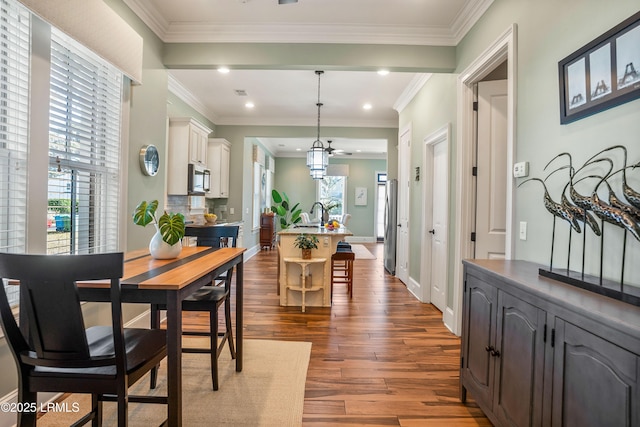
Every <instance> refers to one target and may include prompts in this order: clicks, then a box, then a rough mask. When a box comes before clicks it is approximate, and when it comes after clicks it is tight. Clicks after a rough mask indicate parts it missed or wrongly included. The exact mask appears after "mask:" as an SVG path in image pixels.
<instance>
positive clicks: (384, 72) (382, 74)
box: [378, 69, 389, 76]
mask: <svg viewBox="0 0 640 427" xmlns="http://www.w3.org/2000/svg"><path fill="white" fill-rule="evenodd" d="M378 74H380V75H381V76H386V75H387V74H389V70H384V69H383V70H378Z"/></svg>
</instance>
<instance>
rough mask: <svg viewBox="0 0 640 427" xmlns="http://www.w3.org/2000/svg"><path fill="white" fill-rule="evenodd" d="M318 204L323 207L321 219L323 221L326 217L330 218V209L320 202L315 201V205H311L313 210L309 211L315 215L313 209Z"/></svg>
mask: <svg viewBox="0 0 640 427" xmlns="http://www.w3.org/2000/svg"><path fill="white" fill-rule="evenodd" d="M316 205H320V208H322V216H321V217H320V221H321V222H324V221H326V220H325V217H326V218H327V219H328V218H329V211H328V210H327V209H326V208H325V207H324V205H323V204H322V203H320V202H315V203H314V204H313V205H311V210H310V211H309V213H310V214H312V215H313V209H314V208H315V207H316Z"/></svg>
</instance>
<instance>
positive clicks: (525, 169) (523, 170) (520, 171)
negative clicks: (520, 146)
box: [513, 162, 529, 178]
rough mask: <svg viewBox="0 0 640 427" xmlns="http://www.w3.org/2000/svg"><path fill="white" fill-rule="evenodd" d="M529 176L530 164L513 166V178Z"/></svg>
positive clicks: (520, 163) (524, 163) (522, 163)
mask: <svg viewBox="0 0 640 427" xmlns="http://www.w3.org/2000/svg"><path fill="white" fill-rule="evenodd" d="M525 176H529V162H519V163H516V164H515V165H513V177H514V178H524V177H525Z"/></svg>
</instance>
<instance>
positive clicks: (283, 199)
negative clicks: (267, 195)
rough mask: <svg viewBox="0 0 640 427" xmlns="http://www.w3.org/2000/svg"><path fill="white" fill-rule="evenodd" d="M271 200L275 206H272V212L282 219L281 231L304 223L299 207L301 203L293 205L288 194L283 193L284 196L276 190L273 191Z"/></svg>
mask: <svg viewBox="0 0 640 427" xmlns="http://www.w3.org/2000/svg"><path fill="white" fill-rule="evenodd" d="M271 198H272V199H273V202H274V204H273V205H271V211H272V212H273V213H275V214H276V215H278V217H279V218H280V228H281V229H283V230H285V229H287V228H289V227H291V226H292V225H294V224H297V223H299V222H300V221H302V218H301V217H300V214H301V213H302V209H301V208H300V207H299V206H300V203H296V204H295V205H291V202H289V197H288V196H287V193H285V192H282V194H280V192H279V191H278V190H275V189H274V190H271Z"/></svg>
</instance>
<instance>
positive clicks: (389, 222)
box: [384, 179, 398, 275]
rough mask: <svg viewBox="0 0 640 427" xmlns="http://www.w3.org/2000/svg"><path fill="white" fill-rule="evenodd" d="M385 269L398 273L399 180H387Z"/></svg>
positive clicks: (391, 272)
mask: <svg viewBox="0 0 640 427" xmlns="http://www.w3.org/2000/svg"><path fill="white" fill-rule="evenodd" d="M384 205H385V206H384V269H385V270H387V271H388V272H389V273H390V274H394V275H395V274H396V233H397V232H398V224H397V222H398V211H397V207H398V180H397V179H390V180H389V181H387V188H386V196H385V203H384Z"/></svg>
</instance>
